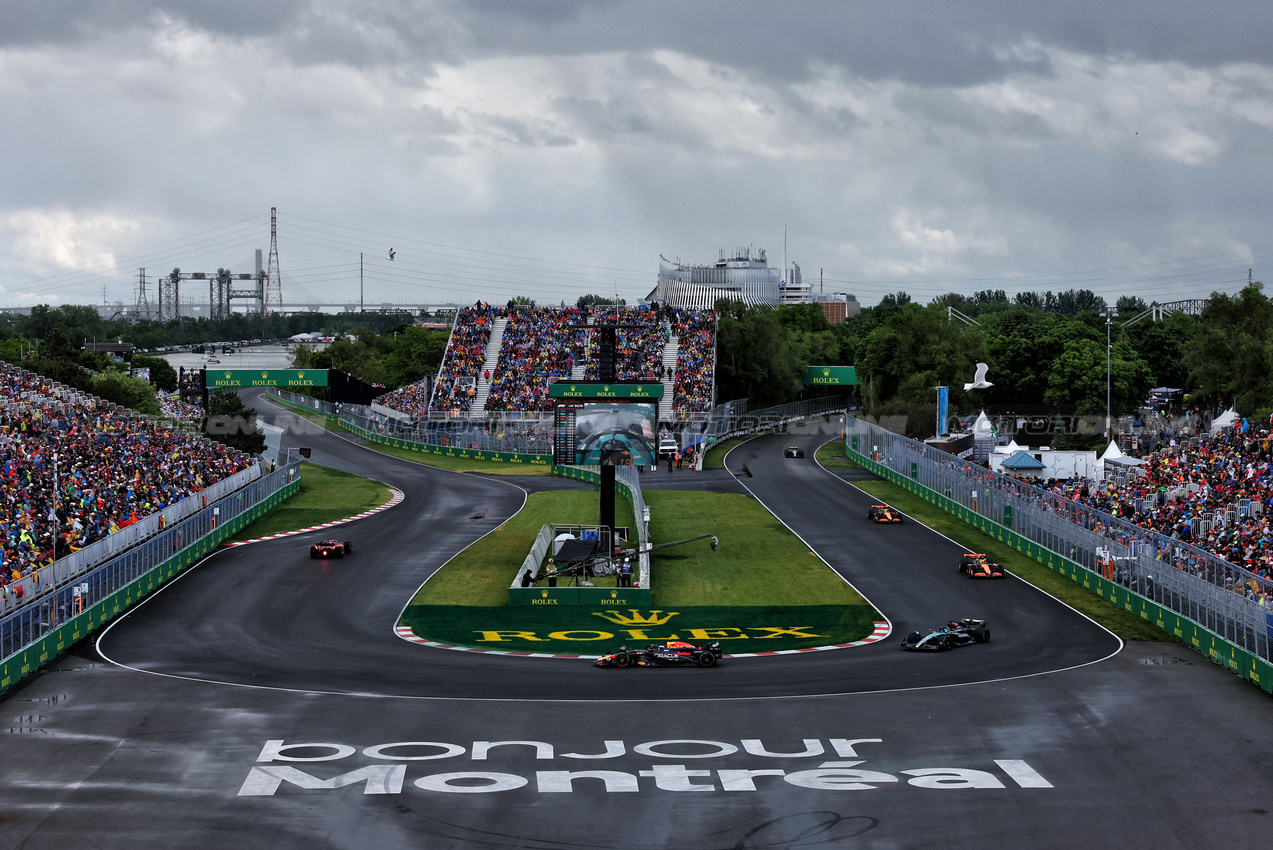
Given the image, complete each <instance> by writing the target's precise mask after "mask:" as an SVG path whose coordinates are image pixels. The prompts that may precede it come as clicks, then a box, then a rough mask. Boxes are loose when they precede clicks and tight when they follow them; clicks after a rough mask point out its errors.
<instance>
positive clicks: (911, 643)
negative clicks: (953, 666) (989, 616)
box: [902, 617, 990, 652]
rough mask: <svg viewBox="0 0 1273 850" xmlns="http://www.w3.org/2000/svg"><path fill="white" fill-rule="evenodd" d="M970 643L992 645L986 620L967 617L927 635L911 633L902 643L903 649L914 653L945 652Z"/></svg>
mask: <svg viewBox="0 0 1273 850" xmlns="http://www.w3.org/2000/svg"><path fill="white" fill-rule="evenodd" d="M970 643H990V626H989V625H988V624H987V623H986V621H985V620H974V619H971V618H969V617H965V618H964V619H962V620H951V621H950V622H949V623H947V624H946V625H944V626H942V627H941V628H940V629H933V630H932V631H930V632H929V633H928V634H926V635H921V634H920V633H919V632H911V633H910V634H908V635H907V636H906V638H905V639H904V640H903V641H902V649H908V650H911V651H913V652H945V651H946V650H948V649H954V648H955V647H957V646H967V645H968V644H970Z"/></svg>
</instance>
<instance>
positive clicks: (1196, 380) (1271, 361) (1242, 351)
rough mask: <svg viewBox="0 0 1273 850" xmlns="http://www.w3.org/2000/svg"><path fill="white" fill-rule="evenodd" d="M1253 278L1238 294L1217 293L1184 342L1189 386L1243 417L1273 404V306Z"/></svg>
mask: <svg viewBox="0 0 1273 850" xmlns="http://www.w3.org/2000/svg"><path fill="white" fill-rule="evenodd" d="M1263 290H1264V284H1262V283H1260V282H1258V281H1257V282H1255V283H1252V284H1248V285H1247V286H1245V287H1243V288H1242V291H1241V292H1239V293H1238V294H1237V295H1227V294H1225V293H1223V292H1213V293H1212V294H1211V297H1210V298H1209V299H1207V304H1206V306H1204V307H1203V308H1202V316H1201V318H1200V321H1199V325H1198V331H1197V333H1196V334H1195V335H1194V337H1193V339H1191V340H1190V341H1189V342H1188V343H1187V344H1186V345H1185V363H1186V365H1187V366H1188V367H1189V382H1190V385H1191V386H1192V387H1193V388H1194V389H1196V390H1197V391H1198V395H1200V396H1201V397H1203V398H1205V399H1208V400H1212V401H1214V402H1215V403H1216V404H1218V405H1221V406H1228V405H1230V404H1232V405H1233V406H1234V407H1235V408H1236V409H1237V411H1238V413H1239V414H1241V415H1242V416H1251V415H1253V414H1254V413H1255V412H1256V410H1259V409H1261V408H1265V407H1268V406H1270V404H1273V384H1270V381H1269V375H1270V374H1273V338H1271V333H1273V304H1270V303H1269V299H1268V297H1267V296H1265V294H1264V291H1263Z"/></svg>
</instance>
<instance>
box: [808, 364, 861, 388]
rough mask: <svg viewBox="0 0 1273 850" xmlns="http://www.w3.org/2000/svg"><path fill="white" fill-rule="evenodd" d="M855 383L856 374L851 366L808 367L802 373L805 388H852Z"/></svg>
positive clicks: (856, 379)
mask: <svg viewBox="0 0 1273 850" xmlns="http://www.w3.org/2000/svg"><path fill="white" fill-rule="evenodd" d="M857 382H858V373H857V369H856V368H854V367H853V366H810V367H809V368H808V369H806V370H805V372H804V385H805V386H807V387H812V386H826V387H853V386H857Z"/></svg>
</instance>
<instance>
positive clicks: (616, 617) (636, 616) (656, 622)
mask: <svg viewBox="0 0 1273 850" xmlns="http://www.w3.org/2000/svg"><path fill="white" fill-rule="evenodd" d="M616 595H617V593H616ZM678 613H680V612H678V611H669V612H668V613H666V614H664V613H663V612H662V611H651V612H650V613H649V615H648V616H647V615H645V614H642V613H641V612H640V611H638V610H637V609H635V608H629V609H628V611H627V613H626V614H625V613H624V612H622V611H593V612H592V615H593V616H594V617H604V618H605V619H607V620H609V621H610V622H612V623H615V624H616V625H620V626H661V625H663V624H664V623H666V622H667V621H668V620H670V619H672V618H673V617H675V616H676V615H677V614H678Z"/></svg>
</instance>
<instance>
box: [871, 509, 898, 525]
mask: <svg viewBox="0 0 1273 850" xmlns="http://www.w3.org/2000/svg"><path fill="white" fill-rule="evenodd" d="M866 518H867V519H869V520H871V521H872V522H901V521H902V515H901V514H899V513H898V512H897V511H895V510H894V509H893V508H890V507H889V506H888V505H871V507H870V509H869V510H867V512H866Z"/></svg>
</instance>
